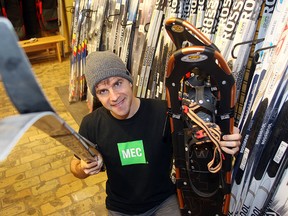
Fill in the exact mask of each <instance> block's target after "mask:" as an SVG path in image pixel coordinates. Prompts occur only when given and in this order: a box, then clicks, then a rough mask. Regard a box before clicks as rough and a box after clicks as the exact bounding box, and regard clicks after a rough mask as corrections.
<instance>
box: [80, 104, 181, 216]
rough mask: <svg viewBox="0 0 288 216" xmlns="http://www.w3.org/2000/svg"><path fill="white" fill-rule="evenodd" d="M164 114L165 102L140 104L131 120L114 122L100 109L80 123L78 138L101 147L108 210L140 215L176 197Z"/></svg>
mask: <svg viewBox="0 0 288 216" xmlns="http://www.w3.org/2000/svg"><path fill="white" fill-rule="evenodd" d="M166 112H167V105H166V102H165V101H160V100H151V99H141V104H140V108H139V110H138V111H137V112H136V113H135V115H134V116H132V117H131V118H129V119H125V120H118V119H115V118H114V117H113V116H112V115H111V114H110V112H109V111H107V110H106V109H105V108H104V107H100V108H98V109H97V110H95V111H94V112H92V113H90V114H88V115H87V116H86V117H85V118H84V119H83V121H82V123H81V126H80V130H79V133H80V134H81V135H82V136H84V137H86V138H87V139H89V140H90V141H92V142H93V143H96V144H97V145H98V146H99V151H100V152H101V154H102V156H103V159H104V163H105V166H106V169H107V176H108V181H107V183H106V192H107V199H106V206H107V208H108V209H110V210H113V211H118V212H122V213H125V214H139V213H143V212H145V211H147V210H149V209H151V208H153V207H154V206H156V205H159V204H160V203H161V202H163V201H164V200H165V199H166V198H168V197H169V196H170V195H171V194H173V193H175V186H174V185H173V183H172V181H171V179H170V172H171V166H172V144H171V136H170V128H169V119H168V118H167V115H166Z"/></svg>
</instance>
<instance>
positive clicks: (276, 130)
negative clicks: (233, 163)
mask: <svg viewBox="0 0 288 216" xmlns="http://www.w3.org/2000/svg"><path fill="white" fill-rule="evenodd" d="M287 111H288V101H287V98H286V101H285V103H284V104H283V106H282V108H281V109H280V111H279V114H278V115H277V114H276V115H277V119H276V121H275V126H274V127H273V131H271V132H270V133H271V135H270V136H269V138H267V143H266V144H265V147H264V149H263V153H262V154H261V157H260V159H259V163H258V166H257V168H256V172H255V174H254V177H253V180H252V181H251V184H250V187H249V191H248V193H247V197H246V199H245V202H244V204H243V207H242V212H245V214H246V215H249V212H251V213H254V214H256V213H258V212H260V211H261V209H265V208H266V207H265V206H264V205H265V203H266V199H267V197H268V193H272V191H271V189H272V187H273V185H274V183H275V180H276V178H277V177H278V176H279V175H281V167H283V164H285V160H287V156H285V154H286V155H287V153H285V152H286V151H287V142H288V137H287V135H288V131H287V127H286V122H287V120H288V119H287ZM269 128H270V124H269ZM266 136H267V135H265V137H266ZM261 144H262V143H261ZM267 192H268V193H267Z"/></svg>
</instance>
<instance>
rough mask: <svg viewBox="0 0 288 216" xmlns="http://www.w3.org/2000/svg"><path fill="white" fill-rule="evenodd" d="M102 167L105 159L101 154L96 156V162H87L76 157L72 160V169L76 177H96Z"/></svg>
mask: <svg viewBox="0 0 288 216" xmlns="http://www.w3.org/2000/svg"><path fill="white" fill-rule="evenodd" d="M102 166H103V158H102V156H101V155H100V154H99V155H98V156H95V157H94V160H91V161H86V162H85V161H84V160H81V159H78V158H76V157H75V156H74V157H73V158H72V160H71V165H70V169H71V172H72V173H73V175H74V176H75V177H77V178H80V179H84V178H87V177H88V176H90V175H95V174H97V173H99V172H100V171H101V168H102Z"/></svg>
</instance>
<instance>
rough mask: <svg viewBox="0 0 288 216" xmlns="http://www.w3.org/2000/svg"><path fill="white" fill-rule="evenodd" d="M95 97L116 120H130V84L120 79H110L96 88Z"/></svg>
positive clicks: (131, 98) (131, 96) (131, 93)
mask: <svg viewBox="0 0 288 216" xmlns="http://www.w3.org/2000/svg"><path fill="white" fill-rule="evenodd" d="M95 90H96V96H97V98H98V99H99V101H100V102H101V103H102V105H103V106H104V107H105V108H106V109H108V110H109V111H110V112H111V114H112V115H113V116H114V117H115V118H117V119H126V118H130V117H131V116H132V115H133V114H134V113H133V114H131V105H132V100H133V97H134V96H133V90H132V84H131V83H130V82H129V81H128V80H127V79H124V78H122V77H110V78H107V79H105V80H103V81H101V82H100V83H99V84H98V85H97V86H96V87H95Z"/></svg>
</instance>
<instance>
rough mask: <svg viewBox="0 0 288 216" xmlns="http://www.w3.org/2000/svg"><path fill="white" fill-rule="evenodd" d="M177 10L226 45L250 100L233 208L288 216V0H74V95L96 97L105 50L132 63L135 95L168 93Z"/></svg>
mask: <svg viewBox="0 0 288 216" xmlns="http://www.w3.org/2000/svg"><path fill="white" fill-rule="evenodd" d="M171 17H178V18H182V19H184V20H187V21H188V22H190V23H191V24H192V25H194V26H195V27H196V28H199V29H200V30H201V32H202V33H204V34H205V36H207V37H208V38H209V39H210V40H211V41H212V42H213V43H214V44H215V45H216V46H217V47H218V48H219V50H220V51H221V54H222V55H223V56H224V58H225V60H226V61H227V62H228V64H229V66H230V68H231V70H232V74H233V76H234V78H235V81H236V83H237V90H236V94H237V98H238V99H239V100H242V101H243V103H244V99H245V103H244V105H243V108H242V110H240V113H241V116H240V115H239V119H237V123H238V125H237V126H238V127H239V128H240V129H241V133H242V136H243V140H242V141H243V142H242V143H243V144H242V148H241V151H240V153H239V154H238V155H237V158H236V161H235V168H234V171H233V184H232V196H231V204H230V210H229V211H230V212H229V214H231V215H261V214H265V211H266V212H272V211H273V212H274V213H273V214H274V215H277V214H278V215H285V214H287V215H288V213H287V212H288V209H287V208H288V206H287V204H286V201H287V199H288V194H287V193H286V192H282V193H281V190H282V191H283V190H284V189H283V187H286V191H287V181H288V180H287V178H288V177H287V176H288V174H287V171H286V168H287V154H288V153H287V142H288V140H287V134H288V131H287V130H288V129H287V126H285V121H287V122H288V117H287V116H288V115H287V112H288V111H287V106H288V105H287V94H288V91H287V88H288V87H287V86H288V84H287V82H288V80H287V76H288V75H287V64H288V62H287V61H288V58H287V56H288V55H287V53H286V52H288V38H287V37H286V36H287V31H288V26H287V25H288V24H287V17H288V0H278V1H277V0H275V1H271V0H266V1H264V0H235V1H229V0H224V1H222V0H139V1H137V0H109V1H108V0H98V1H96V0H75V1H74V16H73V25H72V33H71V34H72V43H71V49H72V56H71V82H70V91H69V93H70V94H69V101H70V102H74V101H78V100H83V99H86V98H87V96H88V101H90V103H91V98H90V99H89V94H88V95H87V91H86V89H85V88H86V87H85V79H84V76H83V74H84V71H85V61H86V56H87V54H89V53H90V52H93V51H102V50H110V51H112V52H114V53H116V54H117V55H119V56H120V57H121V59H122V60H123V61H124V62H125V63H126V65H127V68H128V69H129V70H130V71H131V73H132V75H133V77H134V91H135V95H136V96H138V97H145V98H156V99H165V98H166V95H165V92H166V90H165V71H166V66H167V62H168V60H169V57H170V56H171V54H172V53H173V52H174V51H175V50H176V48H175V47H174V45H173V42H172V41H171V39H170V38H169V36H168V34H167V32H166V31H165V27H164V24H165V21H166V20H167V19H169V18H171ZM183 46H185V45H183ZM252 57H253V58H252ZM251 59H252V60H251ZM247 68H248V69H249V70H247ZM247 71H248V72H249V73H245V72H247ZM243 81H245V82H246V85H245V88H246V89H247V90H246V91H245V94H244V95H243V94H241V92H242V91H243V90H242V87H243ZM88 106H90V107H91V104H90V105H88ZM280 195H281V196H283V197H280ZM285 205H286V206H285ZM267 214H269V213H267Z"/></svg>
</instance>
